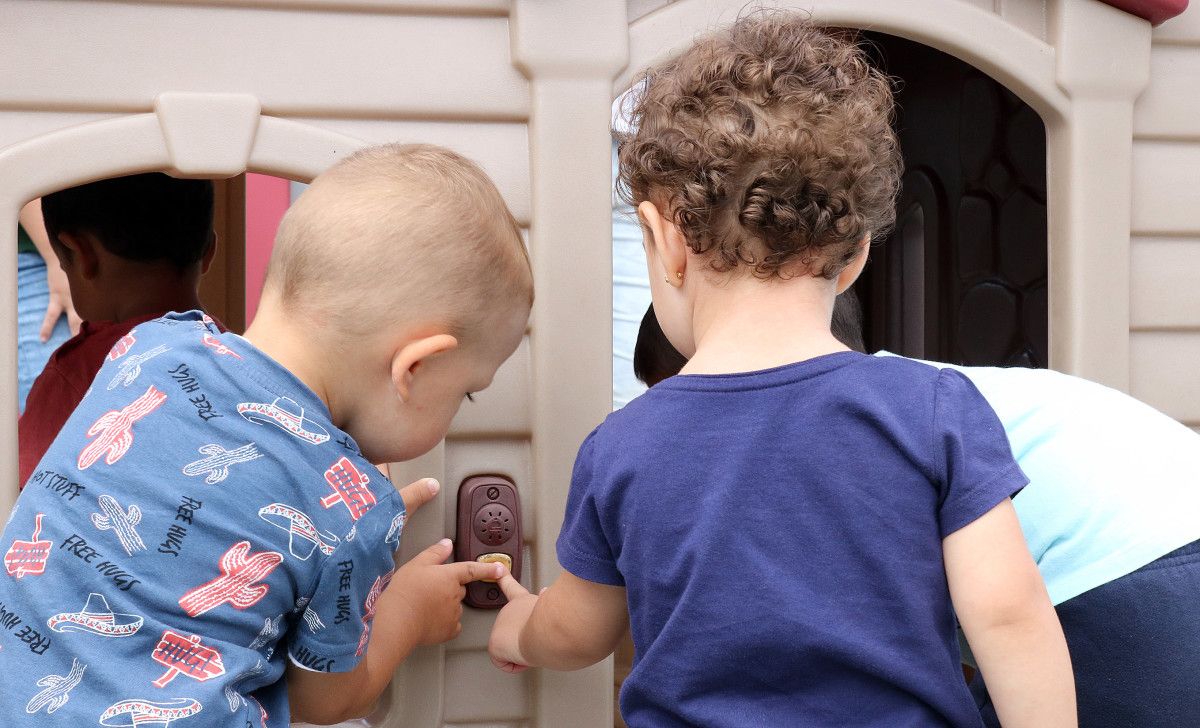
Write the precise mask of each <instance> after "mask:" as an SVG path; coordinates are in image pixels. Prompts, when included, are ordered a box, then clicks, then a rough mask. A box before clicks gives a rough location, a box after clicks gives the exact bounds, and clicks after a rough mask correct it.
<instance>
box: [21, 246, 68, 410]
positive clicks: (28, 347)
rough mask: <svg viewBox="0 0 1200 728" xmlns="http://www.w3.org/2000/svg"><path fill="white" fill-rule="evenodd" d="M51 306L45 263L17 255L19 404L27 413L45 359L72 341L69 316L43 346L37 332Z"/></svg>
mask: <svg viewBox="0 0 1200 728" xmlns="http://www.w3.org/2000/svg"><path fill="white" fill-rule="evenodd" d="M48 305H50V287H49V286H48V285H47V284H46V261H44V260H42V256H40V255H38V254H37V253H17V403H18V407H19V408H20V410H19V411H20V412H22V413H24V412H25V398H26V397H27V396H29V388H30V387H32V386H33V380H35V379H37V376H38V375H39V374H41V373H42V368H43V367H44V366H46V360H47V359H49V358H50V355H51V354H53V353H54V350H55V349H57V348H58V347H59V346H61V345H62V343H63V342H64V341H66V340H67V339H69V338H71V329H70V327H69V326H68V325H67V317H66V316H63V317H61V318H59V319H58V323H56V324H55V325H54V333H53V334H51V336H50V339H49V341H47V342H45V343H42V341H41V340H40V338H39V337H38V332H39V331H41V328H42V320H43V319H45V318H46V306H48Z"/></svg>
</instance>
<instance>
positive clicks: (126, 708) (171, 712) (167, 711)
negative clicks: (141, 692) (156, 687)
mask: <svg viewBox="0 0 1200 728" xmlns="http://www.w3.org/2000/svg"><path fill="white" fill-rule="evenodd" d="M202 709H203V706H202V705H200V701H198V700H195V699H193V698H175V699H174V700H140V699H138V698H133V699H131V700H122V701H121V702H119V703H113V704H112V705H110V706H108V710H106V711H104V712H103V713H101V714H100V725H105V726H121V727H122V728H126V727H131V726H137V728H141V727H142V726H150V725H157V726H164V727H165V726H168V725H170V724H171V722H172V721H176V720H180V719H182V718H189V717H191V716H193V715H195V714H196V713H199V712H200V711H201V710H202Z"/></svg>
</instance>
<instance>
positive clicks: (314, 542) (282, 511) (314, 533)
mask: <svg viewBox="0 0 1200 728" xmlns="http://www.w3.org/2000/svg"><path fill="white" fill-rule="evenodd" d="M258 517H259V518H261V519H263V520H264V521H266V522H267V523H269V524H271V525H272V526H275V527H276V528H281V529H283V530H284V531H287V532H288V551H289V552H291V554H292V556H295V557H296V558H298V559H300V560H301V561H307V560H308V557H309V556H312V553H313V551H314V550H315V549H318V548H319V549H321V553H323V554H325V555H326V556H328V555H330V554H332V553H333V550H334V548H335V547H337V545H338V543H339V541H340V540H341V539H339V538H338V537H337V536H335V535H333V534H332V533H327V532H322V531H320V530H318V529H317V527H316V525H314V524H313V522H312V519H311V518H309V517H308V515H307V514H305V513H302V512H300V511H298V510H296V509H295V508H292V507H291V506H289V505H285V504H283V503H272V504H270V505H267V506H263V507H262V508H259V509H258Z"/></svg>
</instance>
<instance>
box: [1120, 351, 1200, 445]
mask: <svg viewBox="0 0 1200 728" xmlns="http://www.w3.org/2000/svg"><path fill="white" fill-rule="evenodd" d="M1130 338H1131V344H1132V346H1131V353H1132V366H1131V371H1132V374H1133V390H1132V392H1131V393H1132V394H1133V395H1134V396H1135V397H1137V398H1138V399H1141V400H1143V401H1145V402H1146V403H1148V404H1150V405H1153V406H1154V407H1157V408H1158V409H1160V410H1162V411H1163V412H1165V413H1167V414H1168V415H1170V416H1172V417H1174V418H1175V419H1177V420H1179V421H1181V422H1183V423H1185V424H1188V425H1193V426H1194V425H1200V376H1196V371H1197V366H1196V363H1197V362H1200V331H1178V332H1176V331H1170V332H1168V331H1152V332H1134V333H1133V334H1132V335H1131V337H1130Z"/></svg>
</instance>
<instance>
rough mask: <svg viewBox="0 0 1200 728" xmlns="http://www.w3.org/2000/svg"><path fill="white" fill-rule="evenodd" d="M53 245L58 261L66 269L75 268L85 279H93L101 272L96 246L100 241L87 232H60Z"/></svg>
mask: <svg viewBox="0 0 1200 728" xmlns="http://www.w3.org/2000/svg"><path fill="white" fill-rule="evenodd" d="M55 241H56V242H57V243H58V244H57V245H52V246H51V247H52V248H53V249H54V252H55V253H56V254H57V255H58V262H59V264H60V265H62V268H63V270H64V271H68V270H73V271H74V272H75V273H77V274H78V275H79V276H80V277H81V278H82V279H83V280H89V281H90V280H92V279H94V278H95V277H96V276H97V275H99V274H100V256H99V253H98V251H97V250H96V248H97V247H98V246H99V245H100V241H98V240H96V238H94V237H92V236H91V235H89V234H87V233H79V234H76V233H63V232H60V233H59V234H58V235H57V236H56V237H55Z"/></svg>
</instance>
